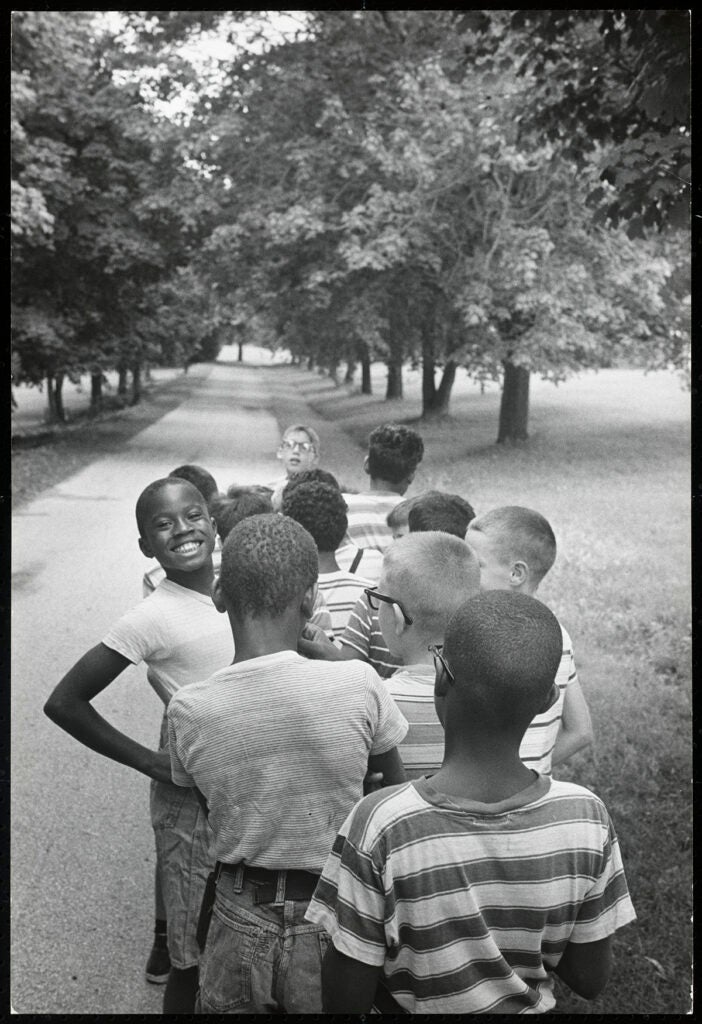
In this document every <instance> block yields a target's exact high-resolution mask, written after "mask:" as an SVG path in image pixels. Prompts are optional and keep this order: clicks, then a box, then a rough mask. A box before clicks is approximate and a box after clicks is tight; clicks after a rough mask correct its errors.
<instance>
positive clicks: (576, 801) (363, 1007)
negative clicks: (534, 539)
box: [307, 592, 636, 1014]
mask: <svg viewBox="0 0 702 1024" xmlns="http://www.w3.org/2000/svg"><path fill="white" fill-rule="evenodd" d="M435 653H436V679H435V700H436V709H437V713H438V715H439V718H440V719H441V722H442V724H443V726H444V730H445V755H444V759H443V764H442V767H441V769H440V770H439V771H438V772H437V773H436V775H434V776H433V777H432V779H431V780H427V779H421V780H418V781H414V782H409V783H407V784H406V785H404V786H395V787H393V789H391V790H389V791H380V792H377V793H373V794H371V795H369V796H367V797H365V798H364V799H363V800H362V801H360V802H359V803H358V804H357V805H356V807H355V808H354V809H353V811H352V812H351V814H350V815H349V817H348V818H347V820H346V821H345V822H344V825H343V826H342V828H341V830H340V832H339V835H338V837H337V839H336V841H335V843H334V846H333V849H332V852H331V854H330V855H329V858H328V860H327V863H326V864H325V867H324V871H323V872H322V878H321V880H320V882H319V885H318V886H317V889H316V891H315V894H314V897H313V899H312V901H311V903H310V907H309V909H308V912H307V919H308V920H309V921H312V922H314V923H316V924H319V925H321V926H323V927H324V928H325V929H326V930H327V932H328V933H329V935H330V938H331V945H330V946H329V948H328V950H327V953H326V955H325V959H324V964H323V969H322V989H323V1004H324V1010H325V1012H327V1013H344V1014H349V1013H352V1014H360V1013H367V1012H369V1011H370V1010H371V1008H372V1007H373V1006H375V1008H376V1009H377V1010H379V1011H380V1012H381V1013H392V1012H395V1011H397V1010H399V1011H400V1012H405V1013H446V1014H449V1013H451V1014H458V1013H461V1014H467V1013H480V1012H487V1013H493V1014H504V1013H546V1012H549V1011H551V1010H552V1009H553V1007H554V1004H555V999H554V991H553V990H554V978H553V975H554V974H557V975H558V976H559V977H560V979H561V980H562V981H564V982H565V983H566V984H567V985H568V986H569V987H570V988H572V989H573V991H574V992H576V993H577V994H578V995H580V996H582V997H584V998H586V999H593V998H595V997H596V996H597V995H598V994H599V992H600V991H601V990H602V989H603V988H604V986H605V984H606V983H607V979H608V976H609V973H610V966H611V960H612V948H611V947H612V936H613V934H614V932H615V931H617V930H618V929H619V928H621V927H622V926H623V925H625V924H627V923H629V922H630V921H633V920H634V919H635V917H636V915H635V912H634V908H633V906H632V904H631V899H630V897H629V893H628V889H627V884H626V879H625V876H624V870H623V867H622V862H621V856H620V852H619V845H618V842H617V837H616V834H615V832H614V828H613V826H612V823H611V821H610V819H609V815H608V813H607V810H606V808H605V806H604V804H603V803H602V801H601V800H600V799H599V798H598V797H597V796H595V795H594V794H593V793H591V792H590V791H589V790H587V789H585V788H584V787H582V786H578V785H575V784H574V783H570V782H560V781H555V780H553V779H551V778H550V777H549V776H546V775H540V774H538V773H537V772H535V771H533V770H532V769H529V768H527V767H526V765H525V764H524V763H523V762H522V760H521V756H520V751H519V747H520V742H521V738H522V735H523V733H524V730H525V729H526V727H527V726H528V724H529V722H530V721H532V719H533V718H534V716H535V715H536V714H537V713H538V712H539V711H540V710H542V709H543V708H544V706H545V705H547V704H548V703H549V701H550V700H552V699H553V696H554V693H553V691H554V683H553V679H554V675H555V673H556V669H557V668H558V664H559V661H560V659H561V653H562V642H561V630H560V626H559V624H558V621H557V619H556V618H555V616H554V615H553V614H552V613H551V612H550V611H549V610H548V608H546V606H545V605H543V604H541V602H540V601H537V600H536V599H535V598H532V597H528V596H526V595H524V594H510V593H499V592H497V593H483V594H479V595H477V596H476V597H472V598H470V599H469V600H468V601H466V602H465V603H464V604H463V605H461V607H460V608H458V609H457V611H456V612H455V613H454V615H453V617H452V618H451V620H450V622H449V624H448V628H447V631H446V639H445V643H444V645H443V649H441V648H439V647H437V648H435Z"/></svg>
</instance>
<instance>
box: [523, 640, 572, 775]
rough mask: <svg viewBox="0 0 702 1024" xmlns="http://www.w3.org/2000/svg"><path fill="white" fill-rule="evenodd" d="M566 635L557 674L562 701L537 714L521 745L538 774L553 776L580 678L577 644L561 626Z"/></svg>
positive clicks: (526, 758) (524, 756)
mask: <svg viewBox="0 0 702 1024" xmlns="http://www.w3.org/2000/svg"><path fill="white" fill-rule="evenodd" d="M561 632H562V633H563V654H562V656H561V662H560V665H559V666H558V671H557V672H556V679H555V682H556V683H557V685H558V700H557V701H556V703H555V704H554V705H553V707H550V708H549V709H548V711H546V712H544V714H543V715H537V716H536V718H534V719H533V721H532V722H531V723H530V725H529V728H528V729H527V731H526V732H525V733H524V738H523V739H522V742H521V744H520V746H519V756H520V757H521V759H522V761H523V762H524V764H525V765H526V766H527V768H534V769H535V770H536V771H537V772H542V773H543V774H550V772H551V760H552V757H553V748H554V747H555V745H556V737H557V736H558V730H559V729H560V726H561V718H562V717H563V703H564V701H565V698H566V691H567V688H568V686H569V685H570V684H571V683H572V682H573V681H575V680H577V678H578V673H577V672H576V671H575V661H574V659H573V642H572V640H571V639H570V637H569V636H568V634H567V633H566V631H565V629H563V626H561Z"/></svg>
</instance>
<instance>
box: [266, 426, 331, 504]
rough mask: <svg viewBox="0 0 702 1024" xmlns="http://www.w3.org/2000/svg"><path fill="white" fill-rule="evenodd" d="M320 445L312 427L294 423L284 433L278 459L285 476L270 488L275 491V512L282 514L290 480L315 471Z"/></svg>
mask: <svg viewBox="0 0 702 1024" xmlns="http://www.w3.org/2000/svg"><path fill="white" fill-rule="evenodd" d="M319 453H320V443H319V434H318V433H317V431H316V430H313V429H312V427H307V426H305V425H304V424H302V423H293V424H292V426H290V427H287V428H286V430H285V432H284V433H283V439H282V441H281V442H280V445H279V447H278V451H277V452H276V458H277V459H279V460H280V461H281V462H282V463H283V466H284V467H285V476H284V477H283V479H282V480H280V479H278V480H274V481H273V482H272V483H271V484H270V485H269V486H270V487H271V488H272V490H273V494H272V497H271V501H272V503H273V509H274V511H275V512H280V509H281V504H282V496H283V488H284V487H285V485H286V484H287V482H288V480H290V479H291V478H292V477H294V476H295V474H296V473H301V472H303V471H304V470H307V469H314V468H315V466H317V464H318V463H319Z"/></svg>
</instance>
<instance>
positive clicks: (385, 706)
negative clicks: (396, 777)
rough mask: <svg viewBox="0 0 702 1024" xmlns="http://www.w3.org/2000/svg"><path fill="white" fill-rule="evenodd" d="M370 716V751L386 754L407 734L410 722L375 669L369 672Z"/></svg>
mask: <svg viewBox="0 0 702 1024" xmlns="http://www.w3.org/2000/svg"><path fill="white" fill-rule="evenodd" d="M367 693H368V698H367V699H368V702H369V716H370V719H371V723H372V727H373V739H372V741H371V749H370V753H371V755H373V754H386V753H387V752H388V750H392V748H393V747H397V746H398V745H399V744H400V743H401V742H402V740H403V739H404V738H405V736H406V735H407V732H408V730H409V724H408V722H407V719H406V718H405V716H404V715H403V714H402V712H401V711H400V709H399V708H398V706H397V704H396V703H395V701H394V700H393V698H392V697H391V695H390V691H389V689H388V687H387V684H385V683H384V682H383V681H382V680H381V678H380V676H379V675H378V674H377V672H375V670H374V669H370V670H369V672H368V691H367Z"/></svg>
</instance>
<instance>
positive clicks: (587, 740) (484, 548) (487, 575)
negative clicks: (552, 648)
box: [465, 505, 592, 772]
mask: <svg viewBox="0 0 702 1024" xmlns="http://www.w3.org/2000/svg"><path fill="white" fill-rule="evenodd" d="M465 537H466V544H468V545H469V547H471V548H472V550H473V552H474V553H475V556H476V558H477V559H478V564H479V566H480V586H481V589H482V590H509V591H511V592H512V593H515V594H528V595H530V596H532V597H533V596H534V595H535V594H536V591H537V590H538V588H539V585H540V583H541V581H542V580H543V578H544V576H545V575H546V573H547V572H548V571H549V569H550V568H551V566H552V565H553V563H554V562H555V560H556V538H555V537H554V535H553V530H552V529H551V527H550V525H549V523H548V521H547V520H546V519H544V517H543V516H542V515H540V513H538V512H534V511H533V510H532V509H529V508H522V507H521V506H519V505H504V506H502V507H501V508H495V509H492V510H491V511H490V512H485V513H483V515H481V516H478V518H477V519H473V520H472V522H471V523H470V524H469V526H468V530H467V531H466V535H465ZM561 633H562V636H563V652H562V655H561V660H560V663H559V666H558V672H557V674H556V683H557V685H558V700H557V701H556V703H555V704H554V705H553V707H551V708H550V709H549V710H548V711H547V712H546V713H545V714H541V715H537V717H536V718H535V719H534V721H533V722H532V723H531V725H530V726H529V728H528V729H527V731H526V733H525V735H524V739H523V740H522V746H521V755H522V760H523V761H524V763H525V764H526V765H527V767H529V768H535V769H536V770H537V771H539V772H551V770H552V767H553V766H554V765H556V764H560V763H561V762H562V761H565V760H567V759H568V758H569V757H571V756H572V755H573V754H575V753H576V752H577V751H578V750H582V749H583V748H584V747H587V746H589V745H590V744H591V743H592V722H591V721H590V712H589V710H588V706H587V702H586V700H585V696H584V694H583V691H582V689H581V687H580V682H579V680H578V674H577V672H576V670H575V661H574V658H573V643H572V641H571V639H570V637H569V635H568V633H567V632H566V630H565V629H564V628H563V626H561Z"/></svg>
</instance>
